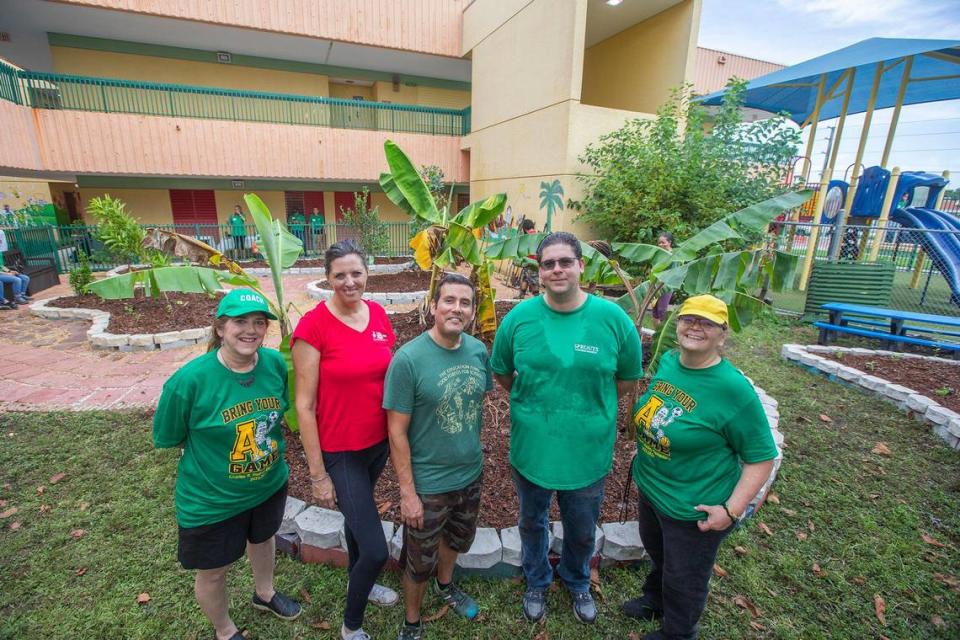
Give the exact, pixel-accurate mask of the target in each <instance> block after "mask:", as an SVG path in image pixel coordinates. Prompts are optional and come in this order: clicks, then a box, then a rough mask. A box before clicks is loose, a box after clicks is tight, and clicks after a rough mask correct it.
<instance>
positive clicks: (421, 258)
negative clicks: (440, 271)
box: [410, 227, 433, 271]
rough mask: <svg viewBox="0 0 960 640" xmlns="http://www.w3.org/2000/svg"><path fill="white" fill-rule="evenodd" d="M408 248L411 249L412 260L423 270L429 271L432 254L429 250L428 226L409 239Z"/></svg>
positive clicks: (431, 265)
mask: <svg viewBox="0 0 960 640" xmlns="http://www.w3.org/2000/svg"><path fill="white" fill-rule="evenodd" d="M410 248H411V249H413V260H414V262H416V263H417V266H418V267H420V268H421V269H422V270H424V271H430V268H431V267H433V255H432V254H431V251H430V228H429V227H428V228H426V229H424V230H423V231H421V232H420V233H418V234H417V235H415V236H413V239H411V240H410Z"/></svg>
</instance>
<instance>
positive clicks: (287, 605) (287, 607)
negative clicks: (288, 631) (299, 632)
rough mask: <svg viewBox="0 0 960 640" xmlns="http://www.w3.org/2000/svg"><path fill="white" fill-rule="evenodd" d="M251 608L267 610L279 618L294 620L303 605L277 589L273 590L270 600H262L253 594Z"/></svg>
mask: <svg viewBox="0 0 960 640" xmlns="http://www.w3.org/2000/svg"><path fill="white" fill-rule="evenodd" d="M253 608H254V609H260V610H261V611H269V612H270V613H272V614H273V615H275V616H277V617H278V618H280V619H281V620H296V619H297V618H298V617H299V616H300V614H301V613H303V607H301V606H300V603H299V602H297V601H296V600H291V599H290V598H288V597H287V596H285V595H283V594H282V593H280V592H279V591H276V592H274V594H273V598H271V599H270V602H264V601H263V600H261V599H260V596H258V595H257V594H256V593H254V594H253Z"/></svg>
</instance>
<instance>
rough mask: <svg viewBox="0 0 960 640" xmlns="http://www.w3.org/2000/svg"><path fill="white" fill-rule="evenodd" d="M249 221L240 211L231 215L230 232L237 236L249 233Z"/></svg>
mask: <svg viewBox="0 0 960 640" xmlns="http://www.w3.org/2000/svg"><path fill="white" fill-rule="evenodd" d="M246 225H247V221H246V220H244V219H243V216H241V215H240V214H238V213H235V214H233V215H232V216H230V233H231V234H233V235H235V236H245V235H246V234H247V226H246Z"/></svg>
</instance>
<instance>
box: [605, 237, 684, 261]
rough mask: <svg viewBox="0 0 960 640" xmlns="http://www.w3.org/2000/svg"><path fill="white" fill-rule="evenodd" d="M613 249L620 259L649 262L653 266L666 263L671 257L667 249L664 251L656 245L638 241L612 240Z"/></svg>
mask: <svg viewBox="0 0 960 640" xmlns="http://www.w3.org/2000/svg"><path fill="white" fill-rule="evenodd" d="M613 251H614V253H616V254H617V255H618V256H619V257H620V259H621V260H628V261H630V262H639V263H643V264H646V263H649V264H651V265H654V266H657V265H660V264H664V263H667V264H668V263H669V262H670V259H671V257H672V256H671V254H670V252H669V251H665V250H663V249H661V248H660V247H658V246H657V245H654V244H642V243H639V242H614V243H613Z"/></svg>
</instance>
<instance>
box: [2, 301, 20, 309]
mask: <svg viewBox="0 0 960 640" xmlns="http://www.w3.org/2000/svg"><path fill="white" fill-rule="evenodd" d="M16 308H17V306H16V305H15V304H13V303H10V302H7V301H6V300H4V301H3V302H0V309H2V310H4V311H12V310H13V309H16Z"/></svg>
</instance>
